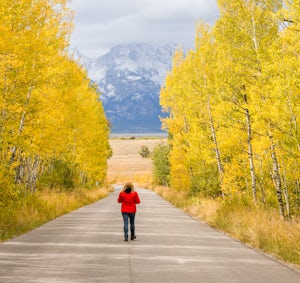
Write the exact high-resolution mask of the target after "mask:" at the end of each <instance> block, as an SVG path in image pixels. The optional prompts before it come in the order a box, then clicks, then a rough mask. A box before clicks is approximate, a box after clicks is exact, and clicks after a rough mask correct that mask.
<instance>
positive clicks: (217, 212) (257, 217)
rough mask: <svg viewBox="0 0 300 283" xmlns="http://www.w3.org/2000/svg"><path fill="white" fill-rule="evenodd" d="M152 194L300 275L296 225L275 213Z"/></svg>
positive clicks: (164, 190)
mask: <svg viewBox="0 0 300 283" xmlns="http://www.w3.org/2000/svg"><path fill="white" fill-rule="evenodd" d="M154 191H156V192H157V193H158V194H160V195H161V196H162V197H164V198H165V199H167V200H168V201H170V202H171V203H173V204H174V205H175V206H177V207H179V208H181V209H183V210H184V211H186V212H187V213H188V214H190V215H192V216H194V217H196V218H199V219H201V220H203V221H205V222H206V223H208V224H210V225H211V226H213V227H215V228H217V229H219V230H222V231H224V232H226V233H228V234H229V235H231V236H232V237H233V238H235V239H237V240H240V241H241V242H244V243H246V244H247V245H249V246H251V247H254V248H257V249H259V250H261V251H263V252H266V253H268V254H269V255H271V256H273V257H275V258H277V259H279V260H282V261H283V262H285V263H288V264H289V265H290V266H291V267H292V268H294V269H296V270H298V271H300V246H299V245H297V244H295V243H300V223H299V222H298V221H296V220H295V221H290V222H289V221H285V220H282V219H281V218H280V216H279V215H278V212H277V211H274V210H266V209H264V208H263V207H259V206H252V207H249V206H245V205H243V204H242V203H241V202H237V201H228V202H223V201H222V200H220V199H205V198H201V197H198V198H197V197H191V196H189V195H188V194H187V193H185V192H182V191H181V192H179V191H176V190H173V189H170V188H168V187H155V188H154Z"/></svg>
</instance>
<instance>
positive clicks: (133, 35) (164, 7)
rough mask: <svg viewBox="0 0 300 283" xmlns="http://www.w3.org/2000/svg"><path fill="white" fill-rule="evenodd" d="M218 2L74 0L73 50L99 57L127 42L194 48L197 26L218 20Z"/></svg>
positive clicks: (72, 1) (72, 7)
mask: <svg viewBox="0 0 300 283" xmlns="http://www.w3.org/2000/svg"><path fill="white" fill-rule="evenodd" d="M216 2H217V1H216V0H71V3H70V4H69V5H70V7H71V9H72V10H74V11H75V18H74V24H75V27H74V32H73V35H72V37H71V47H72V48H77V49H78V50H79V51H80V52H82V53H83V54H84V55H86V56H88V57H98V56H100V55H102V54H104V53H105V52H107V51H108V50H109V49H110V48H111V47H113V46H115V45H118V44H127V43H150V44H156V45H157V44H165V43H175V44H178V45H180V46H183V47H184V48H187V49H190V48H193V47H194V39H195V24H196V23H197V21H198V20H200V19H203V20H204V21H205V22H207V23H210V24H213V23H214V22H215V20H216V19H217V18H218V9H217V3H216Z"/></svg>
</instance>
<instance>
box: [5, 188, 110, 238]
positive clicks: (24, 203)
mask: <svg viewBox="0 0 300 283" xmlns="http://www.w3.org/2000/svg"><path fill="white" fill-rule="evenodd" d="M110 191H111V189H110V188H109V187H101V188H93V189H87V188H77V189H74V190H72V191H65V190H59V189H55V190H43V191H38V192H36V193H34V194H29V195H27V196H23V197H18V199H17V200H15V201H14V202H13V204H12V205H10V206H6V207H5V208H4V209H3V208H2V209H1V212H0V241H4V240H8V239H11V238H13V237H15V236H18V235H20V234H22V233H24V232H27V231H29V230H31V229H34V228H36V227H39V226H40V225H42V224H44V223H47V222H48V221H50V220H53V219H55V218H56V217H58V216H61V215H63V214H66V213H69V212H71V211H73V210H75V209H77V208H79V207H82V206H85V205H88V204H90V203H93V202H95V201H97V200H100V199H102V198H103V197H105V196H107V195H108V194H109V193H110Z"/></svg>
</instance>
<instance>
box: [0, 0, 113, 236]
mask: <svg viewBox="0 0 300 283" xmlns="http://www.w3.org/2000/svg"><path fill="white" fill-rule="evenodd" d="M0 26H1V33H0V238H1V239H2V240H3V239H8V238H10V237H12V236H14V235H18V234H20V233H21V232H24V231H27V230H29V229H31V228H33V227H36V226H38V225H39V224H41V223H44V222H46V221H48V220H51V219H53V218H55V217H57V216H58V215H61V214H63V213H66V212H69V211H71V210H72V209H75V208H78V207H80V206H82V205H84V204H87V203H89V202H91V201H93V200H96V199H99V198H101V197H102V196H103V195H104V194H105V191H106V189H103V190H95V189H92V188H95V187H100V186H105V182H106V171H107V159H108V157H109V156H110V154H111V150H110V148H109V144H108V136H109V125H108V121H107V120H106V117H105V113H104V110H103V107H102V104H101V102H100V101H99V93H98V91H97V88H96V87H95V85H94V84H93V83H92V82H91V81H90V80H89V78H88V77H87V73H86V71H85V70H84V69H83V68H82V67H81V66H80V65H79V64H78V63H77V62H76V61H75V60H74V59H73V58H70V54H69V53H70V51H69V49H68V46H69V39H70V34H71V31H72V12H71V11H70V10H69V9H68V5H67V1H65V0H55V1H44V0H37V1H29V0H19V1H6V0H4V1H2V2H1V7H0Z"/></svg>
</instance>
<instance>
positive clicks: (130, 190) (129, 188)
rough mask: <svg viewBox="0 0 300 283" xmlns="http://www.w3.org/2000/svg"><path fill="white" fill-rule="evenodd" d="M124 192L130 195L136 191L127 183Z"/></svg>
mask: <svg viewBox="0 0 300 283" xmlns="http://www.w3.org/2000/svg"><path fill="white" fill-rule="evenodd" d="M123 190H124V192H125V193H127V194H129V193H131V192H133V191H134V187H133V185H132V183H130V182H127V183H126V184H125V185H124V188H123Z"/></svg>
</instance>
